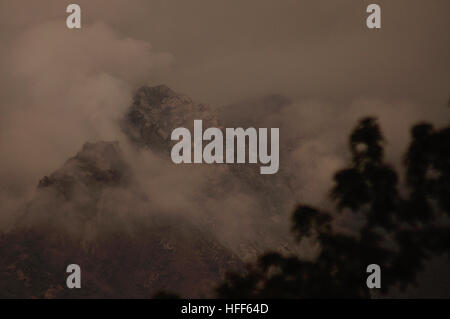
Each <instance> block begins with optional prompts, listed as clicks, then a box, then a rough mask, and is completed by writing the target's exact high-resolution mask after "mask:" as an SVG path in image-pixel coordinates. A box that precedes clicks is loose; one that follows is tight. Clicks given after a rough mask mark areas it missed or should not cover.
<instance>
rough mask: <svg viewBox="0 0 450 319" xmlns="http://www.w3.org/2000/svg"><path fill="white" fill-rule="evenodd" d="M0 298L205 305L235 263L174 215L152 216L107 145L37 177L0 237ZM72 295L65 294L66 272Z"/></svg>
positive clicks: (89, 147)
mask: <svg viewBox="0 0 450 319" xmlns="http://www.w3.org/2000/svg"><path fill="white" fill-rule="evenodd" d="M0 255H1V256H2V258H1V260H0V297H4V298H10V297H20V298H22V297H38V298H43V297H45V298H47V297H48V298H52V297H62V298H66V297H86V298H92V297H94V298H95V297H103V298H118V297H123V298H133V297H141V298H146V297H151V296H152V295H153V294H155V293H157V292H158V291H160V290H170V291H175V292H177V293H179V294H180V295H181V296H185V297H191V298H192V297H207V296H210V295H211V293H212V288H213V286H214V285H215V284H216V283H217V282H218V281H219V280H220V279H221V278H223V275H224V273H225V272H226V271H227V270H232V269H234V270H238V269H241V267H242V266H241V262H240V260H239V259H238V258H237V257H235V256H234V255H233V254H232V253H231V252H230V251H229V250H227V249H225V248H224V247H223V246H222V245H221V244H220V243H218V242H217V240H216V239H214V238H213V237H212V236H210V235H208V234H205V233H204V232H202V231H200V230H199V229H198V228H196V227H194V226H193V225H191V224H190V223H189V221H187V220H183V219H182V218H181V217H177V218H174V217H169V216H164V214H158V213H157V212H154V211H152V205H151V202H150V201H149V200H148V199H147V198H146V196H145V195H143V193H142V192H140V190H139V189H138V187H137V186H136V185H135V183H134V181H133V174H132V172H131V169H130V168H129V167H128V165H127V164H126V162H125V161H124V159H123V156H122V153H121V151H120V148H119V145H118V144H117V143H107V142H99V143H95V144H89V143H88V144H85V145H84V147H83V149H82V150H81V151H80V152H79V153H78V154H77V155H76V156H75V157H73V158H71V159H69V160H68V161H67V162H66V163H65V164H64V165H63V166H62V167H61V168H60V169H58V170H57V171H55V172H54V173H53V174H51V175H50V176H48V177H44V178H43V179H42V180H41V181H40V183H39V187H38V189H37V191H36V195H35V196H34V198H33V200H32V201H31V202H30V204H29V205H28V207H27V211H26V213H25V214H24V216H23V217H22V218H21V219H20V220H19V222H18V224H17V227H16V228H15V230H14V231H12V232H11V233H9V234H7V235H3V236H2V237H1V239H0ZM71 263H75V264H78V265H80V267H81V269H82V289H74V290H69V289H67V288H66V284H65V280H66V276H67V274H66V272H65V270H66V267H67V265H68V264H71Z"/></svg>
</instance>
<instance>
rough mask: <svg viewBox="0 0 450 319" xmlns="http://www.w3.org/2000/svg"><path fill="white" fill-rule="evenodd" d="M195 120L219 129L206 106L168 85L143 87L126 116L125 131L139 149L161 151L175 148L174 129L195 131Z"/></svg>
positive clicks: (214, 117)
mask: <svg viewBox="0 0 450 319" xmlns="http://www.w3.org/2000/svg"><path fill="white" fill-rule="evenodd" d="M196 119H202V120H203V123H204V124H205V126H214V127H217V126H218V120H217V118H216V116H215V115H214V113H213V112H212V110H211V108H210V107H208V106H207V105H204V104H200V103H195V102H194V101H193V100H192V99H191V98H189V97H188V96H186V95H182V94H178V93H176V92H175V91H173V90H171V89H170V88H168V87H167V86H165V85H160V86H155V87H141V88H140V89H139V90H138V91H137V92H136V94H135V96H134V99H133V104H132V106H131V108H130V110H129V111H128V113H127V114H126V117H125V121H124V122H123V129H124V131H125V133H126V134H127V135H128V136H129V137H130V139H131V140H132V141H133V142H134V143H136V144H137V145H138V146H140V147H146V148H151V149H152V150H153V151H161V152H162V151H166V150H167V149H168V148H169V146H170V145H172V141H171V140H170V135H171V133H172V131H173V130H174V129H175V128H177V127H187V128H189V129H192V127H193V123H194V120H196ZM169 154H170V153H169Z"/></svg>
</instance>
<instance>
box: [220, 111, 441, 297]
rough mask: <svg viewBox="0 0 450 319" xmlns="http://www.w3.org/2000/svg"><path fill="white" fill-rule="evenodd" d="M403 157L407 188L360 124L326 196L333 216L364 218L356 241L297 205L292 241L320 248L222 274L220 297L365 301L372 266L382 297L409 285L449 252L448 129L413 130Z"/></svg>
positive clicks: (379, 138)
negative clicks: (304, 256)
mask: <svg viewBox="0 0 450 319" xmlns="http://www.w3.org/2000/svg"><path fill="white" fill-rule="evenodd" d="M411 133H412V141H411V144H410V145H409V147H408V150H407V152H406V155H405V158H404V165H405V168H406V170H405V174H406V178H405V184H406V185H404V186H403V188H404V189H401V191H400V186H399V178H398V174H397V173H396V171H395V170H394V169H393V168H392V167H391V166H390V165H388V164H387V163H385V161H384V148H383V144H384V138H383V135H382V133H381V130H380V127H379V125H378V124H377V121H376V120H375V119H374V118H365V119H363V120H361V121H360V122H359V124H358V125H357V127H356V128H355V129H354V131H353V133H352V134H351V136H350V139H349V148H350V151H351V155H352V161H351V163H350V165H349V167H347V168H345V169H342V170H340V171H338V172H337V173H336V174H335V176H334V182H335V186H334V187H333V189H332V191H331V198H332V200H333V202H334V203H335V204H336V212H337V214H339V213H341V212H343V211H344V210H345V211H350V212H351V213H352V214H355V215H360V217H362V218H363V219H364V224H363V226H361V227H359V228H358V229H357V235H356V236H353V235H346V234H341V233H337V232H334V231H333V226H332V222H333V216H334V215H332V214H330V213H327V212H324V211H321V210H318V209H316V208H313V207H310V206H307V205H300V206H298V207H297V209H296V210H295V211H294V213H293V216H292V230H293V232H294V235H295V236H296V240H297V241H301V240H302V239H304V238H313V239H315V240H316V241H317V242H318V243H319V244H320V247H321V249H320V253H319V254H318V256H317V258H316V259H315V260H314V261H306V260H301V259H300V258H298V257H297V256H282V255H281V254H279V253H276V252H270V253H266V254H264V255H263V256H261V257H259V259H258V261H257V262H256V263H254V264H250V265H248V270H247V272H246V274H238V273H231V274H228V275H227V278H226V280H225V282H223V283H222V284H221V285H220V286H219V287H218V289H217V293H218V296H219V297H223V298H305V297H306V298H332V297H339V298H342V297H344V298H368V297H370V289H368V288H367V286H366V278H367V276H368V274H367V273H366V268H367V266H368V265H369V264H378V265H380V267H381V271H382V284H381V289H380V290H381V293H386V292H387V291H388V290H389V288H391V287H394V286H397V287H399V288H400V289H404V288H405V287H406V286H408V285H409V284H411V283H415V280H416V275H417V274H418V272H419V271H420V270H421V269H422V268H423V264H424V262H425V261H426V260H427V259H429V258H430V257H431V256H435V255H440V254H444V253H447V254H448V253H449V252H450V227H449V219H448V217H450V216H449V215H450V127H446V128H443V129H439V130H437V129H434V128H433V126H432V125H430V124H419V125H416V126H414V127H413V128H412V132H411Z"/></svg>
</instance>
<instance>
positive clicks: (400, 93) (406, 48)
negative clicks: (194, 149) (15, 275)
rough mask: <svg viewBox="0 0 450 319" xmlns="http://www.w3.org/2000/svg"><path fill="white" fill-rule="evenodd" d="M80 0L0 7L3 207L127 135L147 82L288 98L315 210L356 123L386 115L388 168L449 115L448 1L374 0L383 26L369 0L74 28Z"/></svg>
mask: <svg viewBox="0 0 450 319" xmlns="http://www.w3.org/2000/svg"><path fill="white" fill-rule="evenodd" d="M71 2H72V1H61V0H53V1H50V0H48V1H24V0H0V43H1V48H2V49H1V50H0V67H1V68H0V70H1V72H0V94H1V98H0V151H1V152H2V157H1V165H0V179H1V180H2V185H1V189H0V198H3V202H4V203H6V204H4V203H3V204H2V205H9V204H8V201H14V200H13V199H14V198H15V197H17V198H23V194H24V192H25V193H26V190H29V189H33V188H34V187H35V185H36V183H37V181H38V180H39V178H41V177H42V176H44V175H46V174H49V173H50V172H52V171H54V170H55V169H56V168H57V167H59V166H60V165H61V164H62V163H63V162H64V161H65V160H66V159H67V158H68V157H69V156H73V155H74V154H75V153H76V151H78V150H79V149H80V148H81V146H82V145H83V143H85V142H87V141H91V142H92V141H93V142H95V141H98V140H116V139H120V132H119V129H118V127H117V125H116V123H115V121H116V120H118V119H120V118H121V117H122V116H123V114H124V112H125V111H126V109H127V108H128V106H129V105H130V101H131V96H132V92H133V91H134V90H136V89H137V88H138V87H139V86H141V85H144V84H148V85H156V84H161V83H165V84H167V85H168V86H170V87H172V88H173V89H175V90H176V91H179V92H183V93H186V94H188V95H190V96H191V97H192V98H193V99H194V100H196V101H199V102H207V103H210V104H212V106H222V105H228V104H231V103H235V102H239V101H241V100H245V99H247V98H254V97H255V98H257V97H261V96H264V95H267V94H271V93H279V94H282V95H284V96H286V97H288V98H289V99H291V100H292V101H293V102H292V104H291V105H290V106H289V107H288V108H287V109H286V110H285V111H284V113H282V114H279V116H284V117H283V120H284V122H283V123H282V124H283V127H284V130H285V131H284V132H283V131H281V137H280V138H281V139H283V134H284V136H286V135H291V136H299V137H302V138H303V140H302V142H301V143H300V144H299V145H298V148H297V149H295V150H294V152H293V156H294V158H295V159H296V160H297V162H298V163H299V168H298V170H297V174H299V176H302V181H303V182H304V184H305V185H307V187H306V189H305V190H304V193H305V194H309V195H308V196H305V197H306V198H310V199H311V200H313V201H314V202H320V200H321V199H320V197H321V196H319V195H321V194H322V193H323V191H324V190H326V189H327V188H328V187H329V181H330V178H331V176H332V173H333V172H334V171H335V170H336V169H337V168H339V167H340V166H342V164H343V158H342V154H340V153H339V151H340V150H342V147H343V146H345V142H346V138H347V136H348V133H349V132H350V130H351V129H352V127H353V126H354V124H355V123H356V120H357V119H359V118H360V117H361V116H365V115H375V116H378V117H379V118H380V121H381V124H382V126H383V130H384V132H385V133H386V135H387V137H388V139H389V141H390V144H389V145H388V151H389V152H388V156H389V158H390V159H393V160H399V159H400V158H401V157H400V155H401V154H402V152H403V147H404V145H405V144H406V142H407V139H408V136H409V127H410V125H411V124H412V123H415V122H417V121H419V120H431V121H433V122H436V123H444V122H446V121H448V118H449V116H448V115H449V109H448V106H447V102H448V98H449V93H450V92H449V87H450V72H449V70H450V59H449V57H450V42H449V38H448V36H449V34H448V30H450V19H448V12H449V11H450V2H449V1H448V0H433V1H424V0H421V1H417V0H397V1H387V0H383V1H382V0H377V1H375V2H376V3H378V4H379V5H381V8H382V28H381V30H368V29H367V27H366V25H365V20H366V17H367V13H366V12H365V11H366V6H367V5H368V4H369V3H372V2H373V1H370V2H369V1H363V0H360V1H359V0H342V1H324V0H314V1H312V0H310V1H296V0H286V1H278V0H245V1H244V0H239V1H230V0H228V1H219V0H189V1H171V0H159V1H149V0H130V1H120V0H108V1H106V0H105V1H100V0H89V1H87V0H86V1H85V0H83V1H82V0H79V1H76V3H78V4H79V5H80V6H81V9H82V25H83V28H82V29H81V30H68V29H67V28H66V25H65V20H66V17H67V14H66V12H65V9H66V6H67V5H68V4H69V3H71ZM242 107H247V106H246V104H245V103H244V104H243V106H242ZM248 107H250V106H248ZM252 107H254V108H255V112H257V111H258V110H257V106H254V105H253V106H252ZM266 123H268V125H270V119H269V120H268V121H266ZM341 152H342V151H341ZM280 165H281V166H282V165H283V163H281V164H280ZM325 181H327V183H325ZM14 202H15V201H14ZM5 214H6V213H3V215H2V216H4V215H5ZM2 218H3V217H2Z"/></svg>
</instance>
